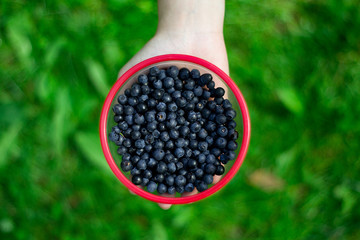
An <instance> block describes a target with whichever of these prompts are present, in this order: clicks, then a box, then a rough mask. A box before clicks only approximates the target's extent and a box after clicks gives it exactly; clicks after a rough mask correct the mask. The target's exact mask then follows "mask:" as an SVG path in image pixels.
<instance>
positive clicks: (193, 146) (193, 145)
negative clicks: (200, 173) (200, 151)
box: [189, 139, 198, 149]
mask: <svg viewBox="0 0 360 240" xmlns="http://www.w3.org/2000/svg"><path fill="white" fill-rule="evenodd" d="M189 147H190V148H191V149H197V147H198V141H196V140H195V139H192V140H190V141H189Z"/></svg>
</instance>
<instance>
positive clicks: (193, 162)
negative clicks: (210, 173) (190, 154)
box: [187, 158, 197, 169]
mask: <svg viewBox="0 0 360 240" xmlns="http://www.w3.org/2000/svg"><path fill="white" fill-rule="evenodd" d="M196 165H197V164H196V160H195V159H191V158H190V159H189V161H188V162H187V167H188V168H190V169H194V168H196Z"/></svg>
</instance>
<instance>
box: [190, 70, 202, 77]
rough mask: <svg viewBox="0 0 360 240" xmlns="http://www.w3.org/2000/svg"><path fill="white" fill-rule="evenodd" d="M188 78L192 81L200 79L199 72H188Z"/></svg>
mask: <svg viewBox="0 0 360 240" xmlns="http://www.w3.org/2000/svg"><path fill="white" fill-rule="evenodd" d="M190 76H191V78H193V79H198V78H200V71H199V70H197V69H193V70H191V72H190Z"/></svg>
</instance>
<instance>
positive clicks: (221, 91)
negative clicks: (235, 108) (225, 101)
mask: <svg viewBox="0 0 360 240" xmlns="http://www.w3.org/2000/svg"><path fill="white" fill-rule="evenodd" d="M224 94H225V90H224V89H223V88H222V87H218V88H216V89H215V91H214V96H215V97H222V96H224Z"/></svg>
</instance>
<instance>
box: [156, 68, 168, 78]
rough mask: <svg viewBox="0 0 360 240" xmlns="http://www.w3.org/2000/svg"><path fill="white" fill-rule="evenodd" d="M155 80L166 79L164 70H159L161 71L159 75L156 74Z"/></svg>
mask: <svg viewBox="0 0 360 240" xmlns="http://www.w3.org/2000/svg"><path fill="white" fill-rule="evenodd" d="M157 78H158V79H160V80H162V79H164V78H166V72H165V70H164V69H161V70H160V71H159V73H158V74H157Z"/></svg>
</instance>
